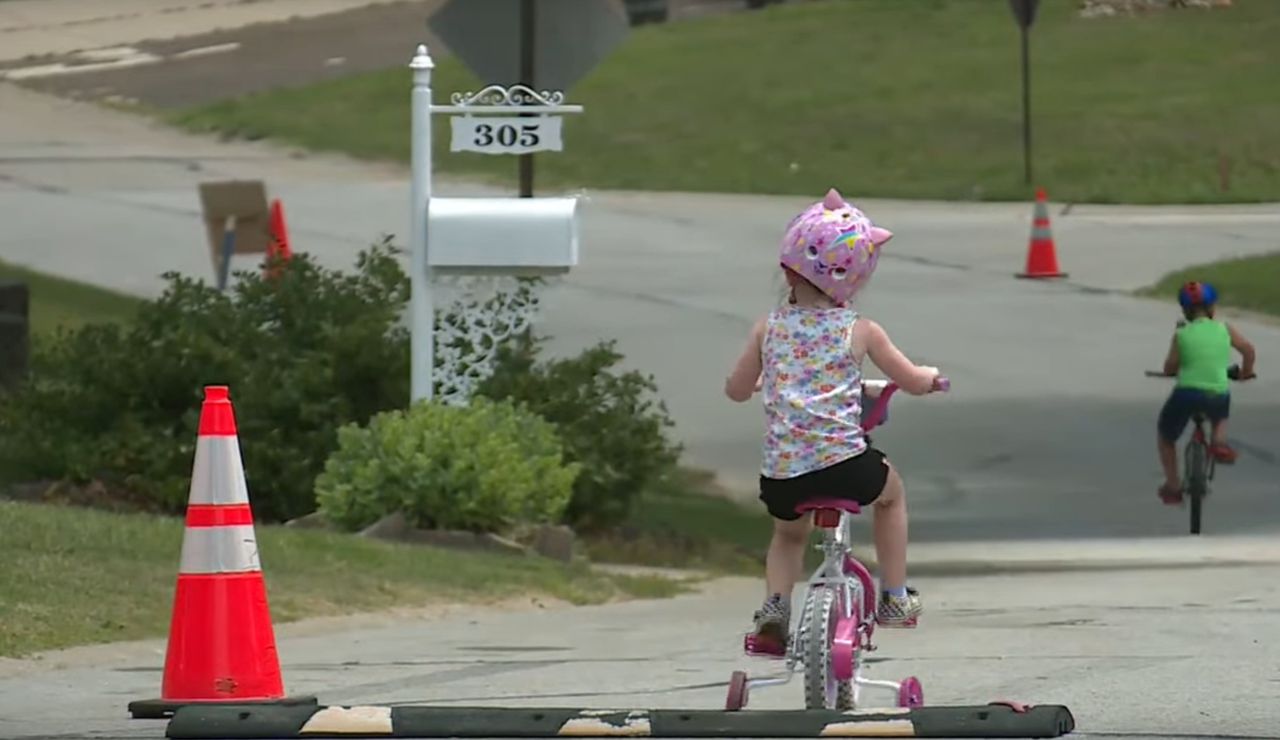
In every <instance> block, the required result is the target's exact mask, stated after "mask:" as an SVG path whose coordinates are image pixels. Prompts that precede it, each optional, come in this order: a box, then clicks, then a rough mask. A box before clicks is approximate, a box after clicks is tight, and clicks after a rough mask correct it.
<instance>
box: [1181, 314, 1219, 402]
mask: <svg viewBox="0 0 1280 740" xmlns="http://www.w3.org/2000/svg"><path fill="white" fill-rule="evenodd" d="M1175 336H1176V337H1177V342H1178V359H1179V363H1178V387H1179V388H1198V389H1200V390H1204V391H1210V392H1213V393H1226V392H1228V390H1229V389H1230V383H1229V382H1228V378H1227V367H1228V366H1229V365H1230V364H1231V334H1230V333H1229V332H1228V331H1227V325H1226V324H1224V323H1222V322H1221V321H1214V320H1213V319H1210V318H1207V317H1201V318H1198V319H1196V320H1195V321H1192V322H1190V323H1188V324H1187V325H1186V326H1183V327H1181V328H1180V329H1178V331H1177V333H1176V335H1175Z"/></svg>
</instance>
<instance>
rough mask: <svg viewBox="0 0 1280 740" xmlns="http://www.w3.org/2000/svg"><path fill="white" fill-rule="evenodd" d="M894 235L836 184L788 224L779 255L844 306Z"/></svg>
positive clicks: (786, 263) (790, 267) (865, 279)
mask: <svg viewBox="0 0 1280 740" xmlns="http://www.w3.org/2000/svg"><path fill="white" fill-rule="evenodd" d="M892 238H893V234H892V233H891V232H890V231H889V230H888V229H882V228H880V227H879V226H874V225H872V223H871V219H869V218H867V216H866V214H864V213H863V212H862V211H860V210H858V209H857V208H855V207H854V206H853V205H852V204H850V203H848V202H846V201H845V199H844V198H843V197H842V196H841V195H840V193H838V192H836V189H835V188H832V189H831V190H829V191H827V196H826V197H825V198H823V199H822V201H821V202H819V203H814V204H813V205H811V206H809V208H807V209H806V210H805V211H804V212H803V213H801V214H800V215H799V216H796V217H795V218H793V219H791V223H789V224H787V232H786V234H785V235H784V236H783V238H782V250H781V253H780V255H779V257H780V260H781V262H782V266H783V267H786V268H789V269H791V270H792V271H794V272H795V273H796V274H798V275H800V276H801V277H803V278H804V279H806V280H808V281H809V282H810V283H813V285H814V287H816V288H817V289H818V290H821V291H822V292H823V293H825V294H826V295H827V296H828V297H829V298H831V300H833V301H835V302H836V303H838V304H840V305H844V304H845V303H846V302H848V300H849V299H850V298H852V297H853V294H854V293H857V292H858V289H859V288H861V287H862V286H863V285H864V284H866V282H867V280H868V279H869V278H870V277H871V273H872V272H874V271H875V269H876V262H877V261H879V259H880V247H882V246H884V244H885V243H886V242H888V241H889V240H890V239H892Z"/></svg>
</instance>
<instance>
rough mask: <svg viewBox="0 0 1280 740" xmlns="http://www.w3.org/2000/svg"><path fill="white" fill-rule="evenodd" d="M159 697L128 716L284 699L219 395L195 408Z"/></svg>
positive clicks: (249, 514)
mask: <svg viewBox="0 0 1280 740" xmlns="http://www.w3.org/2000/svg"><path fill="white" fill-rule="evenodd" d="M160 694H161V698H160V700H159V701H151V702H133V703H131V704H130V705H129V710H130V712H131V713H132V714H133V716H134V717H144V718H146V717H151V718H159V717H163V716H168V715H169V714H171V713H172V711H173V710H176V708H177V707H178V706H181V705H184V704H192V703H207V702H225V703H234V704H241V703H260V702H280V701H284V700H285V696H284V682H283V680H282V678H281V675H280V658H279V656H278V655H277V653H276V641H275V630H274V628H273V627H272V624H271V613H270V611H269V609H268V606H267V588H266V583H265V581H264V580H263V577H262V567H261V564H260V563H259V561H258V544H257V537H256V535H255V533H254V524H253V511H252V509H251V508H250V506H249V492H248V487H247V486H246V485H245V478H244V468H243V467H242V464H241V460H240V443H239V440H238V438H237V434H236V420H235V412H234V410H233V409H232V407H231V399H230V397H229V394H228V390H227V387H226V386H208V387H206V388H205V395H204V404H203V406H202V407H201V409H200V428H199V432H198V434H197V437H196V453H195V462H194V464H193V466H192V473H191V489H190V493H189V494H188V502H187V518H186V530H185V532H184V533H183V538H182V558H181V562H180V565H179V568H178V582H177V588H176V591H175V593H174V600H173V618H172V621H171V623H170V626H169V645H168V650H167V651H166V653H165V662H164V677H163V679H162V683H161V692H160ZM296 701H297V700H292V701H290V702H289V703H294V702H296Z"/></svg>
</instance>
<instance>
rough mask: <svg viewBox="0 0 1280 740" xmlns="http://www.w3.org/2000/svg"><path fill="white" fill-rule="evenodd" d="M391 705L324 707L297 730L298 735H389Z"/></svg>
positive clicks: (391, 731) (391, 730)
mask: <svg viewBox="0 0 1280 740" xmlns="http://www.w3.org/2000/svg"><path fill="white" fill-rule="evenodd" d="M393 732H394V730H393V729H392V727H391V707H325V708H324V709H321V710H320V711H318V712H316V713H315V714H313V715H311V719H309V720H307V723H306V724H305V725H303V726H302V729H301V730H299V731H298V734H299V735H390V734H392V733H393Z"/></svg>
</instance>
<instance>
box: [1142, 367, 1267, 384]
mask: <svg viewBox="0 0 1280 740" xmlns="http://www.w3.org/2000/svg"><path fill="white" fill-rule="evenodd" d="M1143 372H1144V373H1145V374H1146V376H1147V377H1148V378H1176V377H1178V375H1177V373H1166V372H1164V371H1163V370H1145V371H1143ZM1256 377H1258V374H1257V373H1251V374H1249V375H1247V376H1243V375H1241V374H1240V366H1239V365H1232V366H1231V367H1229V368H1227V378H1228V379H1230V380H1235V381H1245V380H1253V379H1254V378H1256Z"/></svg>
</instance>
